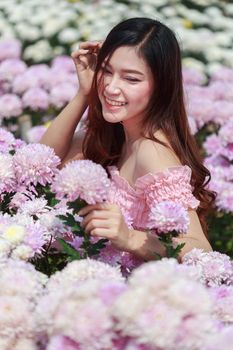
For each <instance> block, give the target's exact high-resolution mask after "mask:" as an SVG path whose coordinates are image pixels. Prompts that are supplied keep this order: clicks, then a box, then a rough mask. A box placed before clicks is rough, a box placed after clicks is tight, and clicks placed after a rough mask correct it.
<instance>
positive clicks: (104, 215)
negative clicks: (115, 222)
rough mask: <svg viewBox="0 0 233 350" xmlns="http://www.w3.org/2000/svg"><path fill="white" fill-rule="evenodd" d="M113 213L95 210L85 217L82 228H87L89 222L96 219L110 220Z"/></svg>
mask: <svg viewBox="0 0 233 350" xmlns="http://www.w3.org/2000/svg"><path fill="white" fill-rule="evenodd" d="M112 216H113V215H112V213H111V212H109V211H107V210H98V211H97V210H93V211H91V212H90V213H89V214H87V215H86V216H84V219H83V220H82V223H81V226H82V227H85V225H87V224H88V222H89V221H91V220H94V219H103V220H107V219H109V218H112Z"/></svg>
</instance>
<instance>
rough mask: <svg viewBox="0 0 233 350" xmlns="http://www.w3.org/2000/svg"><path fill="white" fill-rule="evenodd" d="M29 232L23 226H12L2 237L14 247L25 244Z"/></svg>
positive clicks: (6, 229) (7, 228)
mask: <svg viewBox="0 0 233 350" xmlns="http://www.w3.org/2000/svg"><path fill="white" fill-rule="evenodd" d="M26 234H27V232H26V230H25V228H24V227H23V226H21V225H17V224H12V225H9V226H8V227H6V228H5V230H4V231H3V234H2V237H3V238H5V239H6V240H7V241H9V242H10V243H11V244H12V245H17V244H19V243H21V242H23V240H24V237H25V236H26Z"/></svg>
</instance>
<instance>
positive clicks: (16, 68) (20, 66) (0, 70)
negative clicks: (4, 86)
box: [0, 58, 27, 82]
mask: <svg viewBox="0 0 233 350" xmlns="http://www.w3.org/2000/svg"><path fill="white" fill-rule="evenodd" d="M26 68H27V66H26V64H25V62H23V61H21V60H19V59H13V58H12V59H7V60H5V61H3V62H2V63H1V64H0V80H1V81H8V82H11V81H12V80H13V78H15V77H16V76H17V75H18V74H22V73H23V72H25V70H26Z"/></svg>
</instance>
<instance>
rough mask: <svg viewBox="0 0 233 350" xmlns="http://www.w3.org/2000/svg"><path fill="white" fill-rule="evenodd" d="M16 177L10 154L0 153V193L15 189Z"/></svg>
mask: <svg viewBox="0 0 233 350" xmlns="http://www.w3.org/2000/svg"><path fill="white" fill-rule="evenodd" d="M15 185H16V177H15V171H14V167H13V161H12V156H11V155H9V154H1V153H0V195H1V194H3V193H4V192H13V191H15Z"/></svg>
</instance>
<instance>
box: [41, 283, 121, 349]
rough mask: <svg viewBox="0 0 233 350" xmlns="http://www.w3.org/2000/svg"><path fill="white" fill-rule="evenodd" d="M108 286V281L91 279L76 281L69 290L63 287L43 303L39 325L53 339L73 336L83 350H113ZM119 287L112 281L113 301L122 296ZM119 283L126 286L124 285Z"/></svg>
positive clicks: (46, 297)
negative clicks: (107, 294) (56, 336)
mask: <svg viewBox="0 0 233 350" xmlns="http://www.w3.org/2000/svg"><path fill="white" fill-rule="evenodd" d="M105 284H108V282H107V281H100V280H93V279H91V280H88V281H85V282H83V283H82V284H79V283H78V284H75V282H73V284H70V285H69V287H66V288H64V286H63V285H61V286H60V288H57V289H56V290H55V291H53V292H50V293H48V295H47V296H45V297H44V298H42V300H41V302H40V303H39V306H38V308H37V312H38V316H39V324H40V325H42V327H44V329H45V330H46V332H47V333H48V335H49V336H54V335H58V334H59V335H62V336H66V337H69V338H70V339H72V340H73V341H75V342H76V343H77V344H79V346H80V350H108V349H113V343H112V340H113V337H114V335H115V334H114V321H113V319H112V317H111V315H110V312H109V308H110V305H109V304H108V303H106V302H105V301H104V294H106V293H107V290H106V289H105V291H104V290H103V289H104V285H105ZM116 284H117V282H115V287H113V285H112V282H111V288H112V289H114V292H113V293H112V294H113V295H112V296H113V299H115V298H114V294H115V296H116V297H117V296H118V295H119V294H120V289H119V288H116ZM118 284H120V285H122V282H118ZM109 292H110V291H109ZM102 293H103V294H102ZM101 294H102V296H101ZM108 302H109V303H111V300H110V299H109V300H108ZM51 320H53V321H52V322H51Z"/></svg>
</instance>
